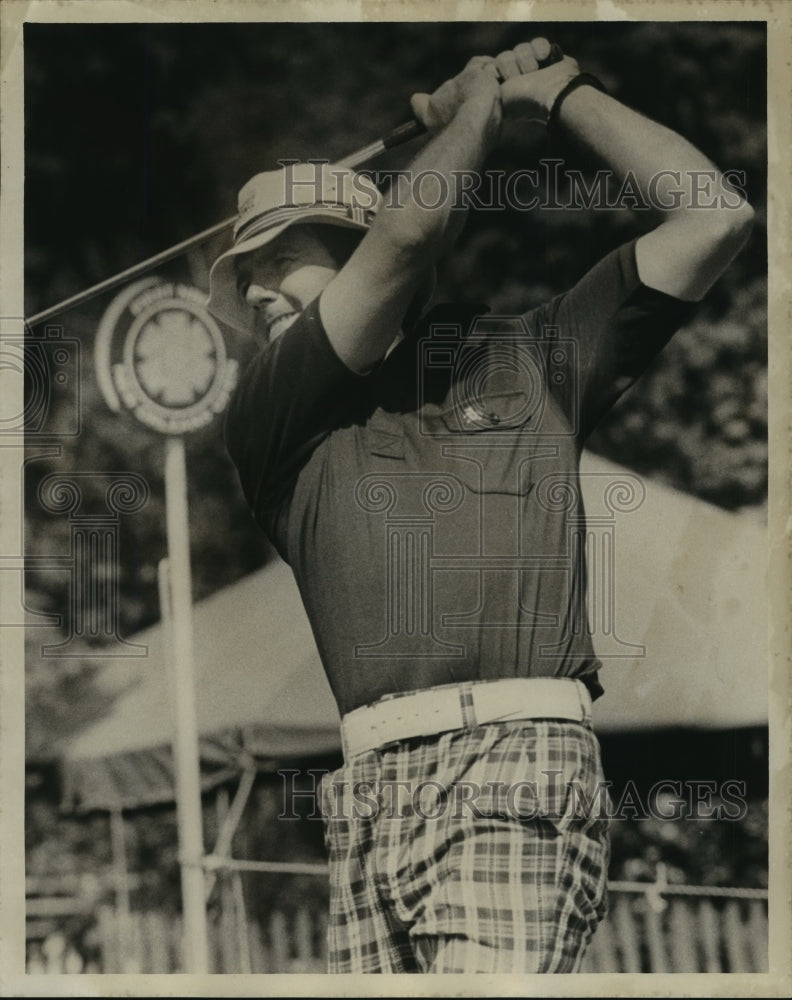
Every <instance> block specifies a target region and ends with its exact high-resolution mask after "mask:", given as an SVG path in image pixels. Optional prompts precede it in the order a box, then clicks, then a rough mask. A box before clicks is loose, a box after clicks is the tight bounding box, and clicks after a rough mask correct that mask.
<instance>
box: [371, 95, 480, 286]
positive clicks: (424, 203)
mask: <svg viewBox="0 0 792 1000" xmlns="http://www.w3.org/2000/svg"><path fill="white" fill-rule="evenodd" d="M491 115H492V111H491V108H490V107H488V106H487V105H486V103H484V102H470V103H469V104H465V105H463V106H462V107H461V108H460V109H459V111H458V112H457V114H456V115H455V117H454V119H453V121H451V122H450V123H449V124H448V125H447V126H446V127H445V128H444V129H443V130H442V131H441V132H439V133H437V134H436V135H435V136H433V137H432V139H431V140H430V141H429V142H428V143H427V145H426V146H425V147H424V149H423V150H421V152H420V153H419V154H418V155H417V156H416V157H415V159H414V160H413V161H412V163H411V164H410V167H409V169H408V170H407V171H406V172H404V173H400V174H399V175H397V177H396V178H395V179H394V181H393V184H392V186H391V190H390V191H389V192H386V194H385V198H384V201H385V208H383V209H382V210H381V211H380V213H379V215H378V218H377V220H376V222H375V225H374V226H373V227H372V233H371V235H372V236H375V238H378V237H381V238H382V239H384V240H387V241H388V242H389V243H390V245H391V246H392V247H393V248H394V249H396V250H398V251H400V252H401V253H402V254H405V255H410V256H412V257H414V258H415V259H416V263H417V264H418V265H419V266H420V267H422V268H423V267H426V266H427V265H431V264H432V263H433V262H434V260H435V259H436V258H437V257H438V256H440V255H441V254H442V253H443V252H444V251H445V250H446V249H447V248H448V246H449V245H450V244H451V243H452V242H453V241H454V239H455V238H456V237H457V236H458V234H459V231H460V230H461V228H462V225H463V224H464V220H465V215H466V210H465V209H464V208H461V207H459V206H458V204H457V201H458V200H457V199H456V198H455V197H453V192H454V185H455V183H456V178H457V177H458V176H460V175H461V174H463V173H470V172H471V171H477V170H480V169H481V168H482V166H483V164H484V162H485V160H486V158H487V156H488V154H489V152H490V149H491V146H492V142H493V137H492V136H491V133H490V128H489V121H490V118H491ZM417 177H421V178H423V180H422V184H425V185H426V189H425V190H424V189H423V188H422V189H421V191H420V192H419V191H418V189H417V185H416V182H415V179H416V178H417ZM432 178H436V180H432ZM435 183H436V184H437V185H442V186H443V187H444V191H440V187H439V186H438V188H437V191H432V190H431V186H432V185H433V184H435ZM449 194H450V196H449ZM416 195H418V199H416ZM372 242H373V241H372Z"/></svg>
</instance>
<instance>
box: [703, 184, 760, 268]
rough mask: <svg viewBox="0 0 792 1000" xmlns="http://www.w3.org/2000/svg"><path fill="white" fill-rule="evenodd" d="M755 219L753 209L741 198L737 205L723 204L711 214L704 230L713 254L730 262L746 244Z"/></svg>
mask: <svg viewBox="0 0 792 1000" xmlns="http://www.w3.org/2000/svg"><path fill="white" fill-rule="evenodd" d="M755 217H756V213H755V212H754V210H753V207H752V206H751V205H750V204H749V202H747V201H745V200H744V199H743V198H741V199H740V201H739V203H738V204H737V205H733V204H732V205H729V204H725V205H724V206H723V207H721V208H719V209H717V210H716V211H714V212H712V213H711V214H710V215H709V217H708V218H707V219H706V222H705V224H704V228H705V231H706V233H707V238H708V239H709V241H710V242H711V244H712V249H713V252H714V253H717V254H718V255H724V256H726V257H728V259H729V260H731V259H732V258H733V257H734V256H735V255H736V254H738V253H739V252H740V250H742V248H743V247H744V246H745V244H746V243H747V242H748V238H749V237H750V235H751V231H752V230H753V226H754V219H755ZM699 221H701V220H699Z"/></svg>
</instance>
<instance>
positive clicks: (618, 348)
mask: <svg viewBox="0 0 792 1000" xmlns="http://www.w3.org/2000/svg"><path fill="white" fill-rule="evenodd" d="M691 308H692V306H691V304H689V303H684V302H681V301H679V300H677V299H674V298H672V297H670V296H668V295H665V294H663V293H661V292H657V291H654V290H652V289H649V288H647V287H646V286H644V285H643V284H642V283H641V282H640V280H639V278H638V274H637V270H636V265H635V248H634V243H628V244H625V245H624V246H622V247H620V248H619V249H618V250H616V251H614V252H613V253H611V254H610V255H609V256H607V257H606V258H605V259H604V260H603V261H601V262H600V263H599V264H598V265H597V266H596V267H594V268H593V269H592V270H591V271H590V272H589V273H588V274H586V275H585V277H584V278H583V279H582V280H581V281H580V282H578V284H577V285H576V286H575V287H574V288H573V289H571V290H570V291H569V292H567V293H565V294H563V295H560V296H558V297H557V298H555V299H553V300H552V301H550V302H548V303H546V304H545V305H542V306H540V307H539V308H537V309H534V310H532V311H530V312H528V313H526V314H525V315H524V316H520V317H497V316H490V315H487V314H486V310H483V309H481V308H452V307H439V308H438V309H435V310H433V311H432V312H431V313H430V314H429V315H428V316H427V317H426V318H425V319H424V320H423V321H422V322H421V323H420V324H419V326H418V327H417V328H416V329H414V330H413V331H412V332H411V334H410V335H409V336H408V337H407V338H406V339H405V340H403V341H402V342H401V343H400V344H399V345H398V346H397V347H396V348H395V349H394V350H393V351H392V352H391V353H390V354H389V355H388V357H387V358H386V359H385V361H384V362H383V363H382V364H381V365H380V366H379V367H378V368H377V369H376V371H374V372H373V373H371V374H369V375H366V376H360V375H356V374H354V373H353V372H351V371H350V370H349V369H348V368H346V367H345V365H344V364H343V363H342V362H341V361H340V360H339V359H338V357H337V355H336V354H335V352H334V350H333V348H332V346H331V345H330V342H329V341H328V339H327V335H326V333H325V331H324V329H323V326H322V323H321V320H320V318H319V310H318V302H314V303H312V304H311V305H310V306H309V307H308V308H307V309H306V310H305V312H304V314H303V315H302V316H301V317H300V319H298V320H297V321H296V322H295V323H294V324H293V325H292V326H291V327H290V328H289V329H288V330H287V331H286V332H285V333H284V334H283V335H282V336H281V337H280V338H279V339H278V340H277V341H276V342H275V343H274V344H273V345H270V346H267V347H265V348H264V349H263V350H262V351H261V353H260V354H259V355H258V356H257V357H256V358H255V359H254V360H253V362H252V363H251V364H250V365H249V366H248V368H247V369H246V371H245V373H244V375H243V377H242V379H241V382H240V385H239V387H238V388H237V390H236V392H235V394H234V397H233V399H232V402H231V405H230V407H229V411H228V416H227V425H226V436H227V443H228V448H229V452H230V454H231V457H232V459H233V461H234V462H235V464H236V466H237V468H238V470H239V475H240V480H241V483H242V487H243V490H244V492H245V496H246V497H247V500H248V503H249V504H250V507H251V509H252V511H253V513H254V515H255V518H256V520H257V521H258V523H259V524H260V525H261V527H262V528H263V529H264V531H265V532H266V533H267V535H268V537H269V538H270V539H271V541H272V543H273V544H274V545H275V547H276V549H277V550H278V552H279V553H280V555H281V556H282V557H283V558H284V559H285V560H286V562H288V563H289V564H290V565H291V567H292V569H293V571H294V575H295V577H296V580H297V583H298V586H299V588H300V592H301V594H302V598H303V601H304V603H305V608H306V611H307V613H308V617H309V619H310V621H311V625H312V627H313V631H314V635H315V637H316V642H317V646H318V648H319V652H320V655H321V657H322V661H323V663H324V666H325V669H326V671H327V675H328V678H329V681H330V684H331V687H332V689H333V691H334V693H335V696H336V699H337V701H338V705H339V709H340V711H341V712H342V713H343V712H347V711H350V710H351V709H353V708H355V707H357V706H359V705H361V704H366V703H369V702H371V701H374V700H375V699H377V698H379V697H381V696H382V695H384V694H388V693H391V692H395V691H408V690H414V689H419V688H424V687H428V686H430V685H433V684H445V683H450V682H458V681H462V680H470V679H485V680H486V679H494V678H498V677H547V676H570V677H580V678H582V679H583V680H584V681H585V682H586V683H587V685H588V686H589V688H590V690H591V692H592V694H593V695H594V697H597V696H598V695H599V694H601V693H602V688H601V686H600V685H599V683H598V681H597V670H598V668H599V666H600V663H599V661H598V659H597V657H596V655H595V653H594V649H593V645H592V639H591V635H590V632H589V627H588V622H587V619H586V564H585V549H586V543H585V537H586V531H585V522H584V514H583V506H582V499H581V495H580V483H579V458H580V452H581V449H582V446H583V443H584V441H585V440H586V437H587V436H588V434H589V433H590V432H591V430H592V429H593V428H594V426H595V425H596V424H597V422H598V421H599V420H600V418H601V417H602V416H603V415H604V414H605V413H606V412H607V411H608V409H609V408H610V407H611V406H612V405H613V403H614V402H615V401H616V400H617V399H618V397H619V396H620V395H621V394H622V393H623V392H624V390H625V389H627V388H628V386H629V385H630V384H631V383H632V382H633V381H634V380H635V379H636V378H637V377H638V376H639V375H640V374H641V373H642V372H643V371H644V369H645V368H646V366H647V365H648V363H649V362H650V361H651V359H652V358H653V357H654V356H655V355H656V354H657V352H658V351H659V350H660V349H661V348H662V347H663V346H664V344H665V343H666V342H667V341H668V339H669V338H670V336H671V335H672V333H673V332H674V331H675V330H676V329H677V328H678V326H679V325H680V324H681V323H682V322H683V321H684V319H685V318H686V316H687V315H688V314H689V312H690V310H691ZM283 627H284V628H285V629H288V627H289V623H288V622H284V623H283ZM273 669H277V664H274V665H273Z"/></svg>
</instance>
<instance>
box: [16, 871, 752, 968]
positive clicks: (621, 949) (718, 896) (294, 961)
mask: <svg viewBox="0 0 792 1000" xmlns="http://www.w3.org/2000/svg"><path fill="white" fill-rule="evenodd" d="M224 881H225V880H224ZM662 888H663V889H665V890H666V892H665V893H661V892H660V891H659V889H660V886H658V884H657V883H618V882H614V883H611V885H610V910H609V913H608V915H607V917H606V918H605V919H604V920H603V922H602V923H601V924H600V926H599V928H598V930H597V933H596V934H595V935H594V937H593V939H592V941H591V944H590V946H589V949H588V951H587V953H586V956H585V958H584V961H583V965H582V968H581V972H586V973H592V972H594V973H597V972H766V971H767V968H768V964H767V937H768V923H767V898H766V897H767V893H766V892H764V891H763V890H749V891H747V892H746V891H745V890H737V889H735V890H729V889H723V888H719V887H703V886H685V887H679V886H668V887H665V886H663V887H662ZM679 888H685V889H686V890H690V891H689V892H685V893H677V892H676V891H675V890H677V889H679ZM221 898H222V902H223V905H222V907H221V908H220V909H219V912H218V913H217V914H216V916H215V917H214V918H213V919H212V921H211V922H210V928H209V931H210V933H209V938H210V950H211V953H210V956H209V967H210V971H212V972H215V973H236V972H254V973H267V972H270V973H272V972H324V971H325V969H326V945H325V941H326V931H327V914H326V912H324V910H322V909H318V910H317V909H309V908H307V907H305V908H302V909H297V910H296V911H294V912H293V913H289V914H287V913H283V912H281V911H277V910H276V911H274V912H272V913H271V914H270V916H269V918H268V920H267V921H265V922H264V923H263V924H260V923H258V922H257V921H255V920H249V919H246V917H245V914H244V904H243V902H242V900H241V897H240V896H239V895H236V896H235V893H234V891H233V876H232V880H231V881H229V882H227V884H226V885H225V886H224V889H223V890H222V891H221ZM39 909H40V907H36V912H37V917H36V920H35V921H34V922H38V919H39V918H38V910H39ZM93 912H94V915H95V928H94V939H95V941H96V942H97V946H98V947H97V949H96V951H97V955H98V957H96V958H94V959H93V960H92V961H91V962H90V963H89V964H88V965H86V964H85V962H83V960H82V958H81V956H80V955H79V953H78V952H76V950H75V948H74V947H73V946H71V945H70V944H69V943H68V942H67V941H66V939H65V937H64V936H63V935H62V934H61V935H58V934H57V933H56V934H55V935H51V936H50V937H49V938H48V939H46V940H44V941H41V940H35V939H34V940H31V941H29V945H28V971H29V972H63V971H69V972H79V971H94V972H122V973H139V972H140V973H170V972H180V971H181V953H182V952H181V947H182V939H181V936H182V924H181V920H180V919H178V918H174V917H172V916H170V915H167V914H164V913H162V912H160V911H157V910H143V911H133V912H131V913H126V914H125V913H117V912H116V910H115V909H114V908H113V907H111V906H109V905H100V906H98V907H96V908H95V910H94V911H93ZM81 963H82V968H80V965H81Z"/></svg>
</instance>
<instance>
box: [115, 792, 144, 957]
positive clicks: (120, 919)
mask: <svg viewBox="0 0 792 1000" xmlns="http://www.w3.org/2000/svg"><path fill="white" fill-rule="evenodd" d="M110 840H111V843H112V850H113V877H114V880H115V905H116V934H117V935H118V956H119V958H120V960H121V967H120V968H119V970H118V971H119V972H127V971H128V969H127V964H128V961H129V958H130V957H132V956H130V954H129V948H130V947H131V934H130V920H131V909H132V908H131V906H130V902H129V876H128V873H127V858H126V836H125V833H124V813H123V810H122V809H121V807H120V806H114V807H113V808H112V809H111V810H110ZM137 957H138V956H137V955H135V956H134V959H137Z"/></svg>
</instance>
